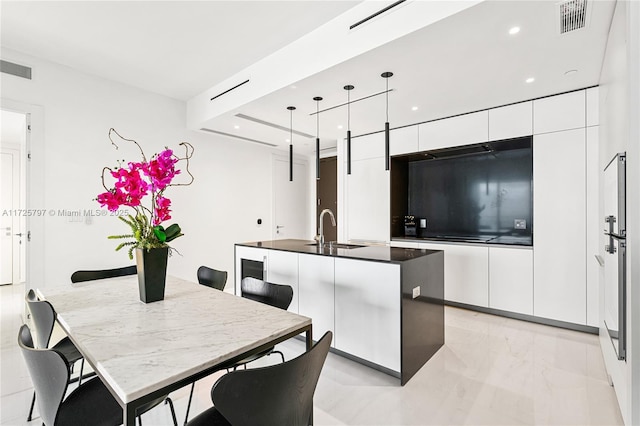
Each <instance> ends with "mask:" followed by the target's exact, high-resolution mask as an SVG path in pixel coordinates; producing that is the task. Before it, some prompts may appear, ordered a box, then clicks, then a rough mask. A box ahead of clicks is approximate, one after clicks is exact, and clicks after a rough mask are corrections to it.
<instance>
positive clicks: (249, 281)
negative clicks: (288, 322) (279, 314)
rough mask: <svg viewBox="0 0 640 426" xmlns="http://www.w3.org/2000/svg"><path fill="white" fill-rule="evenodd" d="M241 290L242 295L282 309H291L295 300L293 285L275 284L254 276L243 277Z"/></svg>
mask: <svg viewBox="0 0 640 426" xmlns="http://www.w3.org/2000/svg"><path fill="white" fill-rule="evenodd" d="M240 290H241V291H242V297H246V298H247V299H251V300H255V301H256V302H261V303H265V304H267V305H271V306H275V307H276V308H280V309H289V305H290V304H291V301H292V300H293V288H291V286H289V285H282V284H273V283H269V282H266V281H263V280H259V279H257V278H252V277H246V278H243V279H242V281H241V282H240Z"/></svg>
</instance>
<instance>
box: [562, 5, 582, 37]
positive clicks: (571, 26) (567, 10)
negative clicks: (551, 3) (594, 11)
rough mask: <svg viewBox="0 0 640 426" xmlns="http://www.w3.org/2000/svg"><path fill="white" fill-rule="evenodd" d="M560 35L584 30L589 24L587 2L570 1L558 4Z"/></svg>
mask: <svg viewBox="0 0 640 426" xmlns="http://www.w3.org/2000/svg"><path fill="white" fill-rule="evenodd" d="M558 7H559V12H560V16H559V19H560V34H566V33H568V32H570V31H575V30H579V29H581V28H584V27H585V26H586V24H587V0H568V1H564V2H562V3H558Z"/></svg>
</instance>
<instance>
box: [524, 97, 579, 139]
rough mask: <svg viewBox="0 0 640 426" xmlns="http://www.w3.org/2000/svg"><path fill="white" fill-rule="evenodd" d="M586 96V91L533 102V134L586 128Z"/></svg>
mask: <svg viewBox="0 0 640 426" xmlns="http://www.w3.org/2000/svg"><path fill="white" fill-rule="evenodd" d="M585 108H586V96H585V91H584V90H579V91H577V92H571V93H565V94H564V95H558V96H550V97H548V98H542V99H536V100H535V101H533V134H535V135H538V134H541V133H549V132H557V131H561V130H570V129H577V128H580V127H584V126H585V123H586V119H585V113H584V112H585Z"/></svg>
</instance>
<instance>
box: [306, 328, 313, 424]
mask: <svg viewBox="0 0 640 426" xmlns="http://www.w3.org/2000/svg"><path fill="white" fill-rule="evenodd" d="M306 340H307V351H310V350H311V348H312V347H313V325H310V326H309V329H308V330H307V334H306ZM309 424H310V425H313V401H311V415H310V416H309Z"/></svg>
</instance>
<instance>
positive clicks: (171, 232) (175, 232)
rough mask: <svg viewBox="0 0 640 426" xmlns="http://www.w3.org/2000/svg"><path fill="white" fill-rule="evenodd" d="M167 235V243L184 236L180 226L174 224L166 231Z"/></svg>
mask: <svg viewBox="0 0 640 426" xmlns="http://www.w3.org/2000/svg"><path fill="white" fill-rule="evenodd" d="M165 233H166V234H167V240H166V241H167V242H169V241H173V240H175V239H176V238H178V237H180V236H182V235H184V234H183V233H182V230H181V229H180V225H178V224H177V223H174V224H173V225H171V226H169V227H168V228H167V229H166V230H165Z"/></svg>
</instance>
